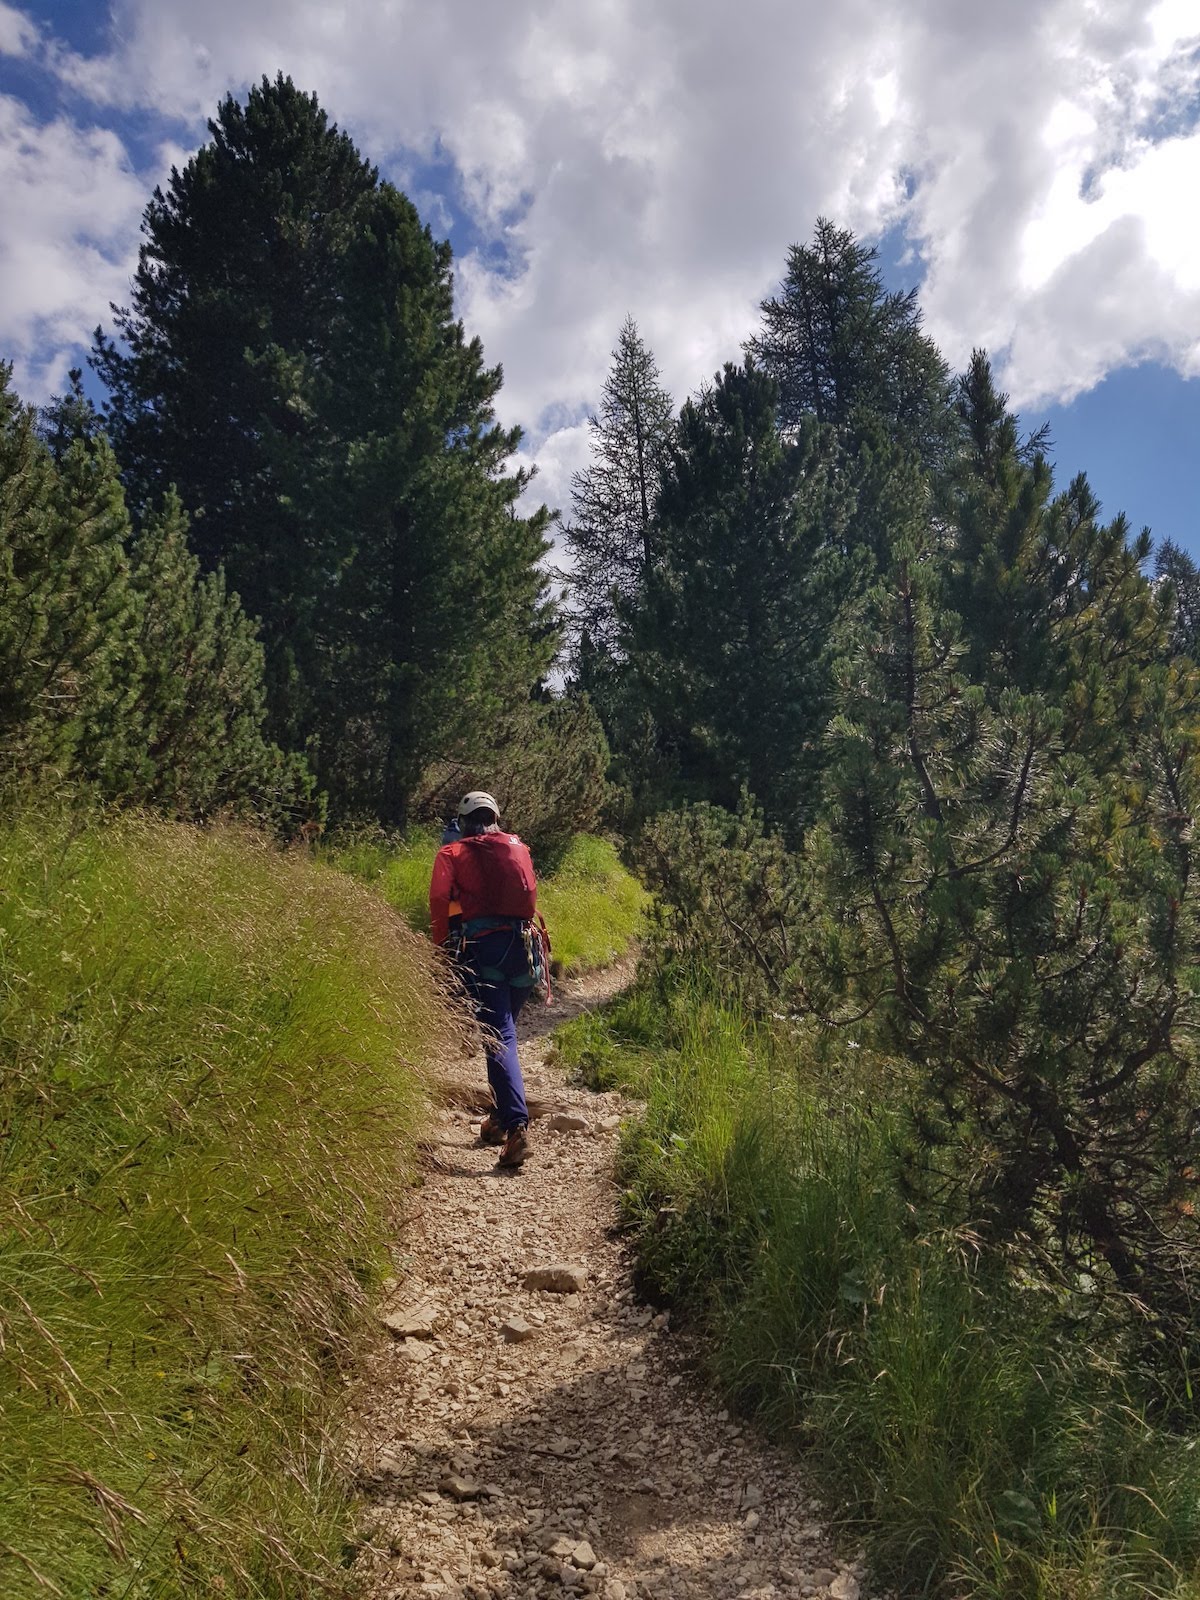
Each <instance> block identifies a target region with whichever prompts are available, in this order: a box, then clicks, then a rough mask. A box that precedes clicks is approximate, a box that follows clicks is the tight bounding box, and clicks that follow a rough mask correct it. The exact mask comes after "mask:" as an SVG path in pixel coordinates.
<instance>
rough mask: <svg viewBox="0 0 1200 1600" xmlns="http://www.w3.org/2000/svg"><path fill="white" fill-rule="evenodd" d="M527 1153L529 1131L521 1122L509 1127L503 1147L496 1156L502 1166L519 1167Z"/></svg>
mask: <svg viewBox="0 0 1200 1600" xmlns="http://www.w3.org/2000/svg"><path fill="white" fill-rule="evenodd" d="M528 1154H529V1131H528V1129H527V1128H526V1126H525V1124H524V1123H523V1122H519V1123H518V1124H517V1126H516V1127H515V1128H510V1129H509V1130H508V1134H507V1136H506V1138H505V1140H504V1149H503V1150H501V1152H500V1155H499V1157H498V1161H499V1164H500V1166H502V1167H519V1166H520V1165H521V1163H522V1162H523V1161H524V1159H525V1157H526V1156H527V1155H528Z"/></svg>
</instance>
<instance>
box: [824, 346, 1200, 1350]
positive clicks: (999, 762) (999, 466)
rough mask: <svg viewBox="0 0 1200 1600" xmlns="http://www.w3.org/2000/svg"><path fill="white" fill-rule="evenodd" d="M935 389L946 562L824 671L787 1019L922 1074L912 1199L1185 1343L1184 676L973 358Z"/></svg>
mask: <svg viewBox="0 0 1200 1600" xmlns="http://www.w3.org/2000/svg"><path fill="white" fill-rule="evenodd" d="M963 397H964V405H965V408H966V412H967V418H968V421H969V423H970V425H971V433H972V438H973V441H974V443H973V447H972V451H971V454H970V455H969V457H968V458H967V459H966V460H965V461H964V463H963V464H962V466H961V470H960V472H959V475H958V477H957V480H956V484H955V496H954V500H955V503H956V504H957V507H958V511H959V514H960V521H959V523H958V525H957V527H956V528H955V530H954V532H955V535H956V542H955V545H954V548H953V559H952V560H951V561H950V562H949V565H948V566H947V565H946V564H945V563H944V560H943V558H942V540H941V537H940V530H939V537H937V538H935V539H922V538H920V537H918V536H917V535H916V533H915V531H914V535H913V537H911V538H910V539H909V540H908V541H906V542H905V543H904V544H902V545H900V546H899V547H898V550H897V555H896V559H895V563H894V565H893V569H892V571H891V573H890V574H888V575H887V577H886V579H885V580H884V581H883V582H882V583H881V584H880V585H879V587H878V588H877V589H876V590H875V591H874V592H873V594H872V596H871V600H870V604H869V609H868V611H867V614H866V616H865V618H864V620H863V624H862V627H861V631H860V633H859V635H858V639H857V641H856V643H855V645H854V648H853V649H852V651H851V652H850V654H849V655H848V657H847V660H846V662H845V665H844V667H843V668H842V670H841V675H840V682H841V688H840V694H839V708H838V715H837V717H836V718H835V720H834V722H833V724H832V729H831V735H830V740H831V753H832V767H831V792H830V809H829V822H828V831H827V832H821V833H819V834H818V835H817V836H816V837H815V839H814V840H813V849H814V852H815V854H816V855H817V856H818V857H819V858H820V860H821V861H822V862H823V865H824V870H825V873H826V879H825V881H826V890H825V895H826V904H827V907H828V910H827V914H826V917H825V920H824V924H823V932H822V939H821V941H820V942H819V944H817V945H814V950H813V958H812V960H811V962H810V963H809V979H808V982H809V983H810V984H811V983H812V981H813V978H814V976H815V975H816V974H818V973H820V974H822V975H823V980H824V983H825V985H826V986H827V988H826V990H825V992H824V993H823V994H822V993H815V992H811V991H810V1001H811V1003H813V1004H815V1005H816V1006H817V1008H818V1009H819V1010H821V1011H822V1012H825V1013H830V1012H834V1011H836V1010H837V1007H836V1006H835V1005H834V1004H833V996H835V995H836V996H840V1000H841V1003H842V1005H843V1007H844V1010H843V1012H842V1015H843V1017H848V1016H850V1015H853V1014H856V1013H857V1014H858V1015H860V1016H861V1017H865V1018H869V1019H870V1021H871V1024H872V1026H874V1027H875V1029H876V1030H877V1037H878V1038H879V1039H880V1040H881V1042H882V1044H883V1046H884V1048H886V1049H888V1050H890V1051H893V1052H897V1053H900V1054H902V1055H904V1056H907V1057H908V1058H909V1059H910V1060H911V1061H912V1062H913V1063H914V1065H915V1066H917V1067H918V1068H919V1069H920V1070H921V1073H922V1076H923V1081H924V1089H925V1093H924V1095H922V1096H921V1097H919V1098H918V1099H917V1100H916V1101H915V1102H914V1103H913V1105H912V1106H911V1115H912V1119H913V1142H912V1146H911V1149H910V1153H909V1168H908V1171H909V1178H910V1182H911V1185H912V1190H913V1193H914V1195H915V1196H916V1197H918V1198H919V1199H921V1200H923V1201H924V1202H927V1203H929V1202H933V1203H936V1204H937V1205H938V1206H939V1207H940V1208H942V1211H943V1214H944V1215H947V1214H948V1215H949V1217H950V1218H951V1219H954V1220H963V1221H969V1222H970V1223H971V1224H972V1225H973V1226H975V1227H977V1228H980V1229H981V1230H982V1234H983V1237H984V1238H985V1239H986V1240H987V1241H988V1242H989V1243H990V1244H993V1245H996V1246H1002V1247H1003V1249H1004V1250H1005V1251H1007V1252H1010V1253H1015V1255H1016V1256H1017V1257H1018V1258H1020V1257H1021V1256H1024V1258H1025V1259H1026V1260H1027V1261H1032V1262H1034V1263H1036V1264H1037V1265H1039V1266H1040V1267H1042V1268H1043V1269H1044V1268H1046V1267H1050V1268H1052V1269H1053V1270H1054V1272H1055V1274H1056V1279H1057V1281H1058V1282H1059V1283H1060V1284H1061V1285H1063V1286H1064V1288H1065V1289H1066V1290H1067V1291H1068V1293H1069V1295H1070V1303H1071V1306H1072V1309H1073V1311H1074V1313H1075V1314H1078V1315H1083V1314H1086V1313H1087V1311H1088V1310H1089V1308H1090V1309H1095V1308H1096V1307H1098V1306H1099V1305H1101V1304H1103V1303H1106V1295H1105V1291H1106V1290H1115V1291H1116V1292H1117V1293H1118V1294H1119V1295H1122V1296H1124V1297H1127V1301H1126V1303H1127V1304H1129V1305H1131V1306H1132V1307H1133V1313H1134V1314H1133V1319H1132V1321H1133V1325H1134V1326H1135V1327H1136V1326H1137V1325H1139V1322H1140V1321H1141V1319H1147V1320H1146V1322H1145V1324H1144V1325H1145V1326H1146V1327H1149V1328H1152V1329H1154V1330H1156V1337H1157V1336H1158V1335H1162V1334H1166V1335H1167V1336H1168V1337H1169V1338H1170V1339H1172V1340H1186V1339H1189V1338H1190V1337H1191V1332H1190V1330H1191V1328H1192V1319H1193V1307H1192V1301H1191V1291H1190V1287H1189V1285H1190V1282H1191V1279H1192V1278H1193V1276H1194V1273H1195V1269H1196V1266H1197V1265H1198V1264H1200V1263H1198V1261H1197V1254H1198V1248H1200V1247H1198V1245H1197V1240H1196V1235H1195V1229H1194V1226H1193V1224H1192V1222H1191V1216H1192V1205H1193V1203H1194V1191H1195V1187H1196V1173H1195V1169H1194V1167H1193V1165H1192V1162H1193V1156H1194V1149H1193V1116H1194V1113H1193V1109H1192V1089H1191V1085H1192V1083H1193V1082H1194V1075H1195V1072H1196V1067H1197V1062H1196V1059H1195V1044H1194V1038H1195V1030H1196V1025H1197V1021H1198V1020H1200V1017H1198V1014H1197V999H1198V996H1197V986H1196V983H1195V979H1194V969H1193V966H1192V962H1193V952H1194V949H1195V944H1196V938H1197V932H1198V927H1197V885H1196V882H1195V878H1194V874H1193V871H1192V859H1191V858H1192V846H1191V833H1192V828H1193V822H1192V819H1193V818H1194V816H1195V814H1196V808H1197V803H1198V801H1200V788H1198V783H1200V765H1198V762H1197V746H1196V738H1195V729H1196V727H1197V714H1198V712H1200V678H1198V677H1197V674H1196V672H1195V671H1194V669H1193V668H1192V667H1191V666H1190V664H1188V663H1186V662H1180V663H1177V664H1174V665H1172V664H1169V662H1168V656H1169V648H1168V641H1167V622H1168V619H1167V613H1166V611H1165V609H1164V607H1163V605H1162V604H1161V603H1160V600H1159V598H1158V597H1156V595H1155V594H1154V591H1153V590H1152V588H1151V586H1150V585H1149V584H1148V583H1147V581H1146V580H1145V578H1144V577H1143V576H1142V574H1141V572H1140V570H1139V567H1140V562H1141V561H1142V560H1144V558H1145V556H1146V554H1147V543H1146V541H1145V540H1144V539H1143V540H1140V541H1134V542H1132V543H1131V542H1130V541H1129V540H1128V537H1127V528H1126V526H1125V524H1124V522H1123V520H1122V519H1120V518H1118V519H1117V520H1116V521H1115V522H1113V523H1111V524H1109V525H1108V526H1101V525H1100V524H1099V523H1098V521H1097V510H1098V508H1097V506H1096V503H1095V500H1094V498H1093V497H1092V496H1091V493H1090V491H1089V489H1088V487H1087V484H1086V481H1085V480H1083V479H1076V480H1075V481H1074V482H1073V483H1072V484H1071V485H1070V487H1069V489H1068V490H1067V491H1066V492H1065V493H1064V494H1062V495H1059V496H1053V494H1052V487H1053V485H1052V479H1051V474H1050V471H1049V468H1048V465H1047V463H1046V462H1045V459H1044V457H1043V456H1042V455H1041V453H1040V451H1039V450H1038V449H1037V448H1036V447H1035V448H1033V449H1032V450H1029V451H1026V450H1023V449H1022V447H1021V446H1020V445H1019V443H1018V434H1017V429H1016V419H1015V418H1012V417H1011V416H1009V415H1008V413H1007V411H1006V409H1005V407H1004V404H1003V397H1002V396H997V395H996V394H995V391H994V389H993V388H992V387H991V382H990V374H989V373H988V372H987V370H986V363H985V362H983V361H982V359H981V358H977V359H976V361H975V363H973V366H972V370H971V372H970V373H969V374H968V377H967V379H966V380H965V382H964V385H963ZM946 594H949V595H951V596H952V597H954V599H955V600H956V601H957V603H958V604H957V611H958V614H957V615H956V614H955V612H953V611H950V610H947V609H946V607H945V600H944V596H945V595H946ZM1080 1273H1086V1274H1087V1275H1088V1276H1087V1279H1086V1280H1081V1279H1080V1277H1079V1274H1080ZM1088 1286H1090V1294H1089V1293H1083V1292H1081V1291H1082V1290H1084V1289H1085V1288H1086V1287H1088ZM1165 1348H1166V1347H1165V1346H1164V1345H1161V1344H1160V1345H1155V1343H1154V1340H1153V1339H1152V1340H1151V1341H1150V1351H1151V1354H1152V1355H1153V1356H1154V1359H1157V1355H1158V1354H1161V1353H1163V1352H1164V1350H1165ZM1156 1352H1157V1353H1156ZM1171 1359H1174V1357H1172V1358H1171Z"/></svg>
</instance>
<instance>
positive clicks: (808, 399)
mask: <svg viewBox="0 0 1200 1600" xmlns="http://www.w3.org/2000/svg"><path fill="white" fill-rule="evenodd" d="M877 262H878V251H877V250H875V249H874V247H873V246H870V245H864V244H862V243H860V242H859V241H858V240H857V239H855V237H854V235H853V234H852V233H850V232H848V231H847V230H846V229H843V228H837V227H835V226H834V225H833V223H832V222H830V221H828V220H827V219H826V218H824V217H821V218H819V219H818V221H817V225H816V229H815V231H814V233H813V242H812V244H811V245H800V244H794V245H793V246H792V247H791V249H790V250H789V252H788V266H787V273H786V274H785V276H784V280H783V284H782V286H781V288H780V291H779V294H778V295H776V296H773V297H772V298H771V299H768V300H764V301H763V304H762V316H763V326H762V331H761V333H759V334H757V335H756V336H755V337H754V338H753V339H751V340H750V342H749V344H748V346H747V349H748V351H749V353H750V354H751V355H753V357H754V359H755V360H756V361H757V362H758V363H759V365H760V366H761V367H762V368H763V369H764V371H766V372H768V373H769V374H770V375H771V376H772V377H773V378H774V379H775V380H776V381H777V383H778V384H779V416H780V421H781V423H782V425H783V426H784V427H785V428H791V427H795V426H797V425H798V424H799V423H800V422H801V421H803V419H805V418H806V417H814V418H815V419H816V420H817V421H818V422H819V423H828V424H829V425H831V426H832V427H834V428H836V429H837V430H839V432H841V433H843V434H844V435H845V436H846V437H847V438H848V439H849V440H850V441H852V442H856V441H857V440H858V439H859V438H861V437H862V436H863V435H864V434H865V435H868V436H869V435H870V434H871V433H872V432H873V427H872V420H873V419H879V420H882V421H883V422H884V424H885V425H886V428H887V432H888V436H889V437H890V438H891V439H892V440H893V441H894V442H895V443H896V444H898V445H899V446H900V448H901V451H902V453H905V454H915V455H916V456H917V457H918V458H919V459H920V460H921V461H922V462H923V463H924V464H926V465H932V464H935V463H936V462H938V461H939V460H941V459H943V457H944V455H945V453H946V450H947V447H948V445H949V444H950V443H951V441H952V438H953V424H952V418H951V415H950V411H949V405H948V400H949V370H948V368H947V366H946V363H945V361H944V360H943V358H942V356H941V354H940V353H939V351H938V349H937V347H936V345H934V343H933V342H932V340H930V339H928V338H927V337H926V336H925V335H924V334H923V333H922V332H921V310H920V307H919V306H918V304H917V291H916V290H915V289H910V290H907V291H904V292H900V291H889V290H888V289H886V288H885V286H884V283H883V278H882V274H881V273H880V270H879V267H878V265H877Z"/></svg>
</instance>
